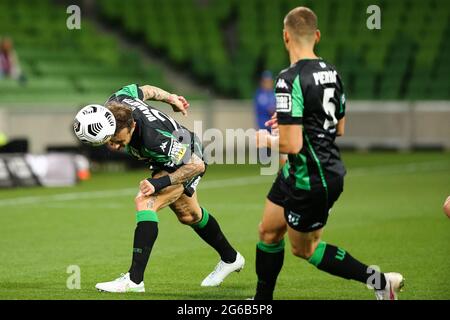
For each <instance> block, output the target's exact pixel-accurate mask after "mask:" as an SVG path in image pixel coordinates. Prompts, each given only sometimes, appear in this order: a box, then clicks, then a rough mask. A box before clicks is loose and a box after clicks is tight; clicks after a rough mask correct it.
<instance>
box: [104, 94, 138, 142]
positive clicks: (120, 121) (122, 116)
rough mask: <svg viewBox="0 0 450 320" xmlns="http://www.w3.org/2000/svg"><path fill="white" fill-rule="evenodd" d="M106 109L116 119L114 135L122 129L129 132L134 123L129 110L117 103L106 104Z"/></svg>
mask: <svg viewBox="0 0 450 320" xmlns="http://www.w3.org/2000/svg"><path fill="white" fill-rule="evenodd" d="M106 107H107V108H108V110H109V111H111V112H112V114H113V115H114V118H115V119H116V132H115V133H114V134H117V133H118V132H120V131H121V130H122V129H124V128H128V130H131V127H132V126H133V121H134V119H133V115H132V111H131V108H129V107H128V106H126V105H124V104H122V103H120V102H117V101H111V102H108V103H107V104H106Z"/></svg>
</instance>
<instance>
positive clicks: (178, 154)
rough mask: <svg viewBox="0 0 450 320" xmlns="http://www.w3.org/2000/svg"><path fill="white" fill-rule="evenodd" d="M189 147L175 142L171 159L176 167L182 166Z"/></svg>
mask: <svg viewBox="0 0 450 320" xmlns="http://www.w3.org/2000/svg"><path fill="white" fill-rule="evenodd" d="M186 149H187V145H185V144H182V143H180V142H178V141H176V140H174V141H173V144H172V148H171V149H170V151H169V153H170V158H171V159H172V162H173V163H175V164H176V165H178V164H180V163H181V161H182V160H183V157H184V154H185V153H186Z"/></svg>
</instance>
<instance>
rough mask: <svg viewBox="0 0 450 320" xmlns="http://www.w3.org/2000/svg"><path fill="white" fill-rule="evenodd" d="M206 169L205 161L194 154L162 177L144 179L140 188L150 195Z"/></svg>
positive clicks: (180, 182) (146, 194)
mask: <svg viewBox="0 0 450 320" xmlns="http://www.w3.org/2000/svg"><path fill="white" fill-rule="evenodd" d="M204 171H205V163H204V162H203V160H202V159H200V158H199V157H198V156H197V155H195V154H193V155H192V157H191V159H190V160H189V162H188V163H186V164H184V165H182V166H181V167H180V168H178V169H177V170H176V171H175V172H172V173H170V174H168V175H165V176H162V177H160V178H150V179H146V180H142V181H141V182H140V185H139V189H140V191H141V192H142V193H143V194H144V195H145V196H150V195H152V194H154V193H157V192H158V191H160V190H162V189H164V188H166V187H168V186H171V185H177V184H182V183H184V182H186V181H188V180H190V179H192V178H193V177H195V176H197V175H199V174H201V173H203V172H204Z"/></svg>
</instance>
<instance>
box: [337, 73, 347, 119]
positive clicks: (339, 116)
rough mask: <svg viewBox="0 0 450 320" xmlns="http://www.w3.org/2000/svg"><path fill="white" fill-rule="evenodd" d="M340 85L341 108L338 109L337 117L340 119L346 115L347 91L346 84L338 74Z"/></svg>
mask: <svg viewBox="0 0 450 320" xmlns="http://www.w3.org/2000/svg"><path fill="white" fill-rule="evenodd" d="M338 85H339V88H340V90H339V97H338V99H339V108H338V109H337V110H336V119H338V120H340V119H342V118H343V117H344V116H345V93H344V84H343V83H342V79H341V77H340V76H339V75H338Z"/></svg>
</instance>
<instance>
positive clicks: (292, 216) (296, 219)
mask: <svg viewBox="0 0 450 320" xmlns="http://www.w3.org/2000/svg"><path fill="white" fill-rule="evenodd" d="M300 218H301V215H299V214H298V213H295V212H293V211H289V214H288V222H289V223H290V224H292V225H293V226H298V224H299V223H300Z"/></svg>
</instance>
